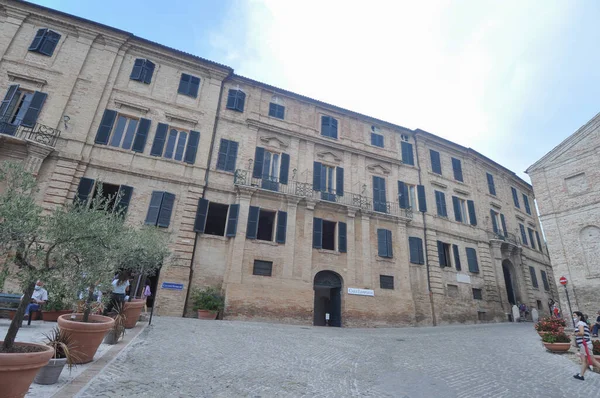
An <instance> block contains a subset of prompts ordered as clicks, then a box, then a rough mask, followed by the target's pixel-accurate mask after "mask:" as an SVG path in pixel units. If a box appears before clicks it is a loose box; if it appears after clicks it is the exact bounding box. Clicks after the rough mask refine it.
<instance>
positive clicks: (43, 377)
mask: <svg viewBox="0 0 600 398" xmlns="http://www.w3.org/2000/svg"><path fill="white" fill-rule="evenodd" d="M44 337H46V340H47V341H46V345H48V346H50V347H52V349H53V351H54V355H53V356H52V359H50V362H48V364H47V365H46V366H44V367H43V368H41V369H40V371H39V372H38V373H37V375H36V376H35V379H34V380H33V382H34V383H36V384H45V385H47V384H55V383H56V382H57V381H58V378H59V376H60V374H61V372H62V370H63V368H64V367H65V365H67V367H68V369H69V372H70V371H71V370H72V369H73V367H74V366H75V364H76V362H77V360H78V356H77V349H76V347H75V344H74V341H73V339H72V338H71V336H70V335H69V334H67V333H64V332H62V331H61V330H60V329H59V328H57V327H56V328H54V329H52V331H50V333H45V334H44Z"/></svg>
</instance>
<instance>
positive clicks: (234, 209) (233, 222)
mask: <svg viewBox="0 0 600 398" xmlns="http://www.w3.org/2000/svg"><path fill="white" fill-rule="evenodd" d="M239 214H240V205H237V204H234V205H229V214H228V215H227V232H226V233H225V236H228V237H233V236H235V234H236V232H237V223H238V216H239Z"/></svg>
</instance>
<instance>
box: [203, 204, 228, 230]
mask: <svg viewBox="0 0 600 398" xmlns="http://www.w3.org/2000/svg"><path fill="white" fill-rule="evenodd" d="M228 210H229V205H223V204H220V203H213V202H210V203H209V204H208V214H207V215H206V225H205V227H204V233H205V234H206V235H217V236H225V224H226V223H227V211H228Z"/></svg>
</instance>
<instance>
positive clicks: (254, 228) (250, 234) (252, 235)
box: [246, 206, 260, 239]
mask: <svg viewBox="0 0 600 398" xmlns="http://www.w3.org/2000/svg"><path fill="white" fill-rule="evenodd" d="M259 215H260V207H256V206H250V210H249V211H248V227H247V229H246V238H248V239H256V234H257V233H258V217H259Z"/></svg>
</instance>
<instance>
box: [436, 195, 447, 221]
mask: <svg viewBox="0 0 600 398" xmlns="http://www.w3.org/2000/svg"><path fill="white" fill-rule="evenodd" d="M435 200H436V205H437V212H438V216H440V217H448V209H446V194H445V193H443V192H440V191H435Z"/></svg>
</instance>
